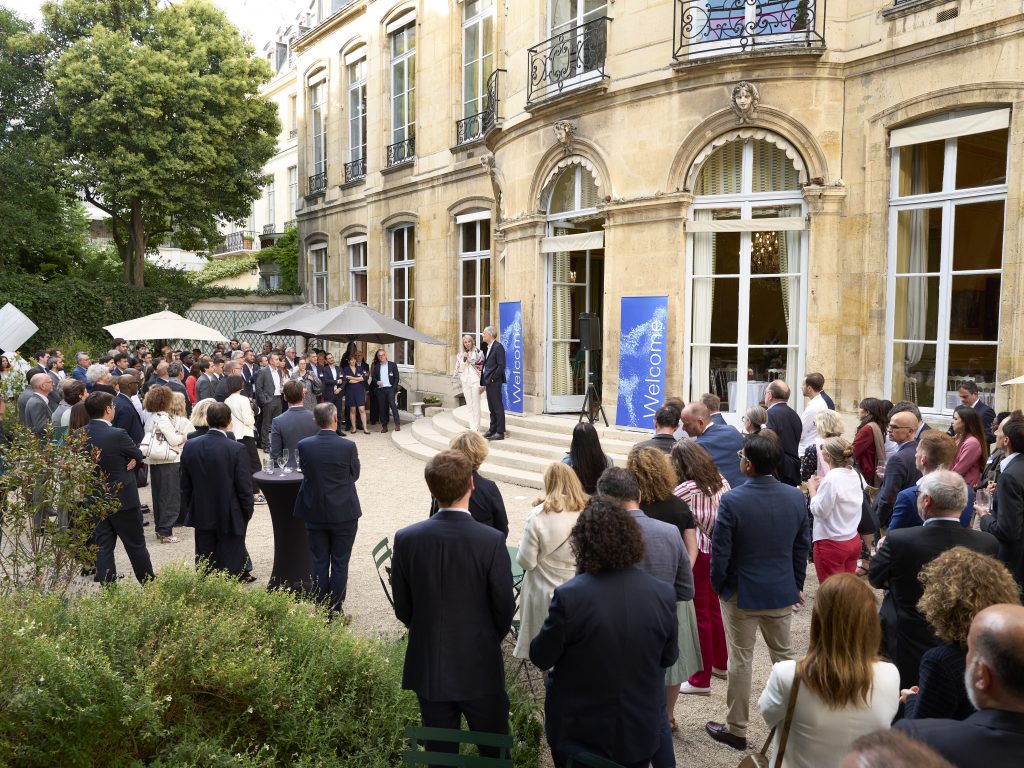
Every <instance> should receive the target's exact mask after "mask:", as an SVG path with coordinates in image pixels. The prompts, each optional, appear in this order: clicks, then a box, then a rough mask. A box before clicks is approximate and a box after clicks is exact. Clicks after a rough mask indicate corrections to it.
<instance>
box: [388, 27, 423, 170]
mask: <svg viewBox="0 0 1024 768" xmlns="http://www.w3.org/2000/svg"><path fill="white" fill-rule="evenodd" d="M404 18H408V21H407V22H406V23H405V24H403V25H402V26H400V27H399V28H398V29H395V30H393V31H391V33H390V36H389V40H390V43H391V143H392V144H396V143H398V142H404V141H407V140H408V139H411V138H413V137H415V135H416V20H415V19H414V18H412V17H404ZM410 154H412V153H410Z"/></svg>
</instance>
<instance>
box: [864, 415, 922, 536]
mask: <svg viewBox="0 0 1024 768" xmlns="http://www.w3.org/2000/svg"><path fill="white" fill-rule="evenodd" d="M919 425H920V420H919V419H918V418H917V416H915V415H914V414H913V413H911V412H910V411H897V412H895V413H892V412H890V415H889V437H890V438H892V440H893V442H895V443H896V445H897V446H898V447H897V448H896V453H894V454H893V455H892V458H890V459H889V460H888V461H887V462H886V463H885V479H884V480H882V487H881V488H879V490H878V496H876V497H875V514H876V515H878V520H879V522H880V523H881V524H882V527H883V528H884V527H886V526H888V525H889V519H890V518H891V517H892V508H893V505H894V504H895V503H896V495H897V494H898V493H899V492H900V491H902V490H905V489H907V488H912V487H913V486H914V484H915V483H916V482H917V481H918V480H920V479H921V470H919V469H918V468H917V464H916V462H915V461H914V452H915V451H916V450H917V440H915V439H914V435H915V434H917V428H918V426H919Z"/></svg>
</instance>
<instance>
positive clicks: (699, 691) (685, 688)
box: [679, 682, 711, 696]
mask: <svg viewBox="0 0 1024 768" xmlns="http://www.w3.org/2000/svg"><path fill="white" fill-rule="evenodd" d="M679 692H680V693H689V694H691V695H693V696H710V695H711V688H698V687H697V686H696V685H690V684H689V683H688V682H687V683H683V685H682V687H681V688H680V689H679Z"/></svg>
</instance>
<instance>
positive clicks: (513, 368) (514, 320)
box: [498, 301, 523, 414]
mask: <svg viewBox="0 0 1024 768" xmlns="http://www.w3.org/2000/svg"><path fill="white" fill-rule="evenodd" d="M498 341H500V342H501V346H503V347H504V348H505V386H503V387H502V388H501V400H502V402H503V403H504V404H505V412H506V413H518V414H522V412H523V305H522V303H521V302H518V301H503V302H501V303H500V304H498Z"/></svg>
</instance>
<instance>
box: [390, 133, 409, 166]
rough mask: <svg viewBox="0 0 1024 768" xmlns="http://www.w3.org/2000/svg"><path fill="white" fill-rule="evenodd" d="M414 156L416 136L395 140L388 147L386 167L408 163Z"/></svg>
mask: <svg viewBox="0 0 1024 768" xmlns="http://www.w3.org/2000/svg"><path fill="white" fill-rule="evenodd" d="M415 157H416V137H415V136H410V137H409V138H407V139H405V140H404V141H396V142H395V143H394V144H391V145H390V146H389V147H388V156H387V162H386V164H385V167H386V168H392V167H394V166H396V165H401V164H402V163H408V162H411V161H412V160H413V158H415Z"/></svg>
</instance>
